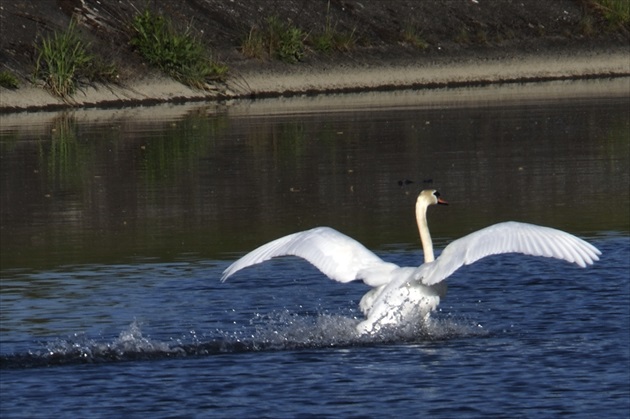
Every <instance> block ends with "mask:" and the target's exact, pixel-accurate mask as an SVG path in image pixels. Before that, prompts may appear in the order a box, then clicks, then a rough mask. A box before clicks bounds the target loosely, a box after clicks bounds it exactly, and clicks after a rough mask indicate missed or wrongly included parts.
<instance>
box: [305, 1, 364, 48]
mask: <svg viewBox="0 0 630 419" xmlns="http://www.w3.org/2000/svg"><path fill="white" fill-rule="evenodd" d="M355 32H356V28H355V29H353V30H352V32H350V33H348V32H342V31H339V30H337V23H334V24H333V20H332V17H331V15H330V0H329V1H328V5H327V8H326V22H325V23H324V30H323V31H322V32H321V33H314V34H313V35H311V37H310V44H311V45H312V46H313V49H315V50H316V51H319V52H323V53H328V52H331V51H333V50H338V51H349V50H351V49H352V48H354V46H355V44H356V41H357V40H356V34H355Z"/></svg>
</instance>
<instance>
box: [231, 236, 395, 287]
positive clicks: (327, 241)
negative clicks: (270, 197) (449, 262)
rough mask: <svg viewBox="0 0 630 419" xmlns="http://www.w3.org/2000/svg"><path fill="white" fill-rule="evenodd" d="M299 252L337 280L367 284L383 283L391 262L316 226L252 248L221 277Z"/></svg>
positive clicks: (353, 242)
mask: <svg viewBox="0 0 630 419" xmlns="http://www.w3.org/2000/svg"><path fill="white" fill-rule="evenodd" d="M289 255H291V256H299V257H301V258H303V259H306V260H307V261H309V262H310V263H312V264H313V265H314V266H315V267H316V268H317V269H319V270H320V271H322V272H323V273H324V274H325V275H326V276H328V277H329V278H331V279H334V280H335V281H339V282H350V281H354V280H356V279H362V280H363V281H364V282H365V283H366V284H368V285H370V286H373V287H374V286H379V285H382V284H383V283H386V282H387V281H388V280H389V278H390V275H388V273H389V272H391V271H392V270H393V269H396V268H398V266H397V265H395V264H393V263H387V262H384V261H383V260H382V259H381V258H379V257H378V256H376V255H375V254H374V253H372V252H371V251H369V250H368V249H367V248H365V246H363V245H362V244H361V243H359V242H358V241H356V240H354V239H352V238H350V237H348V236H346V235H345V234H342V233H340V232H338V231H337V230H334V229H332V228H330V227H317V228H314V229H312V230H307V231H301V232H299V233H294V234H290V235H288V236H285V237H281V238H279V239H276V240H274V241H272V242H269V243H267V244H264V245H262V246H260V247H259V248H257V249H255V250H252V251H251V252H249V253H248V254H246V255H245V256H243V257H242V258H240V259H239V260H237V261H236V262H234V263H233V264H231V265H230V266H228V268H227V269H226V270H225V271H223V276H222V277H221V281H225V280H226V279H228V277H230V276H231V275H233V274H234V273H235V272H238V271H240V270H241V269H243V268H246V267H248V266H251V265H255V264H257V263H261V262H264V261H266V260H269V259H271V258H274V257H278V256H289Z"/></svg>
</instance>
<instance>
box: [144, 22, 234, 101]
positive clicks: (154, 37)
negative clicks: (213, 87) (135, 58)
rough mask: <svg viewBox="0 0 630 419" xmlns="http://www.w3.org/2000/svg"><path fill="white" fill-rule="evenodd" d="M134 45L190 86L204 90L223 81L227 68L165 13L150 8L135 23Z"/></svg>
mask: <svg viewBox="0 0 630 419" xmlns="http://www.w3.org/2000/svg"><path fill="white" fill-rule="evenodd" d="M132 26H133V30H134V35H133V37H132V39H131V44H132V45H134V46H135V47H136V48H137V49H138V51H139V52H140V54H141V55H142V56H143V57H144V58H145V59H146V60H147V61H148V62H149V63H150V64H151V65H154V66H156V67H158V68H159V69H160V70H162V71H163V72H165V73H166V74H168V75H169V76H171V77H173V78H174V79H175V80H178V81H180V82H182V83H184V84H186V85H188V86H191V87H195V88H199V89H203V88H206V85H207V83H208V81H211V80H221V79H223V78H224V77H225V74H226V73H227V70H228V69H227V67H226V66H224V65H222V64H219V63H217V62H214V61H213V60H211V59H210V58H208V56H207V54H206V50H205V48H204V46H203V45H202V44H201V43H200V42H199V41H198V40H197V39H195V37H194V36H193V35H192V34H191V33H190V31H189V30H188V29H187V30H186V31H185V32H183V33H178V32H177V31H175V29H174V28H173V26H172V24H171V22H170V21H169V20H167V19H166V18H165V17H164V16H161V15H158V14H154V13H152V12H151V11H149V10H146V11H145V12H144V13H142V14H139V15H137V16H136V17H135V18H134V20H133V23H132Z"/></svg>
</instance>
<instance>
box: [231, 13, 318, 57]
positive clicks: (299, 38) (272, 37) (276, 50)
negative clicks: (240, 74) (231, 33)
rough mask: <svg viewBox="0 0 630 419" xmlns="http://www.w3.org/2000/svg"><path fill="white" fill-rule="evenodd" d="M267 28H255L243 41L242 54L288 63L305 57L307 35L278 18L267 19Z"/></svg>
mask: <svg viewBox="0 0 630 419" xmlns="http://www.w3.org/2000/svg"><path fill="white" fill-rule="evenodd" d="M265 23H266V24H265V27H264V28H263V29H259V28H258V27H256V26H254V27H252V28H251V29H250V31H249V34H248V35H247V37H246V38H245V39H244V40H243V43H242V45H241V52H242V53H243V54H244V55H245V56H247V57H251V58H259V59H262V58H264V57H265V56H268V57H273V58H277V59H279V60H281V61H284V62H287V63H296V62H298V61H299V60H301V59H302V58H303V57H304V39H305V38H306V34H305V33H304V32H303V31H302V30H301V29H300V28H298V27H296V26H294V25H293V24H291V23H290V22H284V21H282V20H281V19H280V18H279V17H277V16H271V17H269V18H267V20H266V22H265Z"/></svg>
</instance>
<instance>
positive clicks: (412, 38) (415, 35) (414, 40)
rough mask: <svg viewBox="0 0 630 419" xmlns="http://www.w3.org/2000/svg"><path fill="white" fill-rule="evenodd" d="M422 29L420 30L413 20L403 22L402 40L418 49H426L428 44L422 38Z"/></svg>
mask: <svg viewBox="0 0 630 419" xmlns="http://www.w3.org/2000/svg"><path fill="white" fill-rule="evenodd" d="M421 34H422V31H420V30H419V29H418V27H417V25H415V24H414V23H413V22H407V23H405V26H404V27H403V29H402V40H403V42H404V43H406V44H410V45H413V46H414V47H416V48H418V49H427V48H428V47H429V44H428V43H427V41H425V40H424V39H422V36H421Z"/></svg>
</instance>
